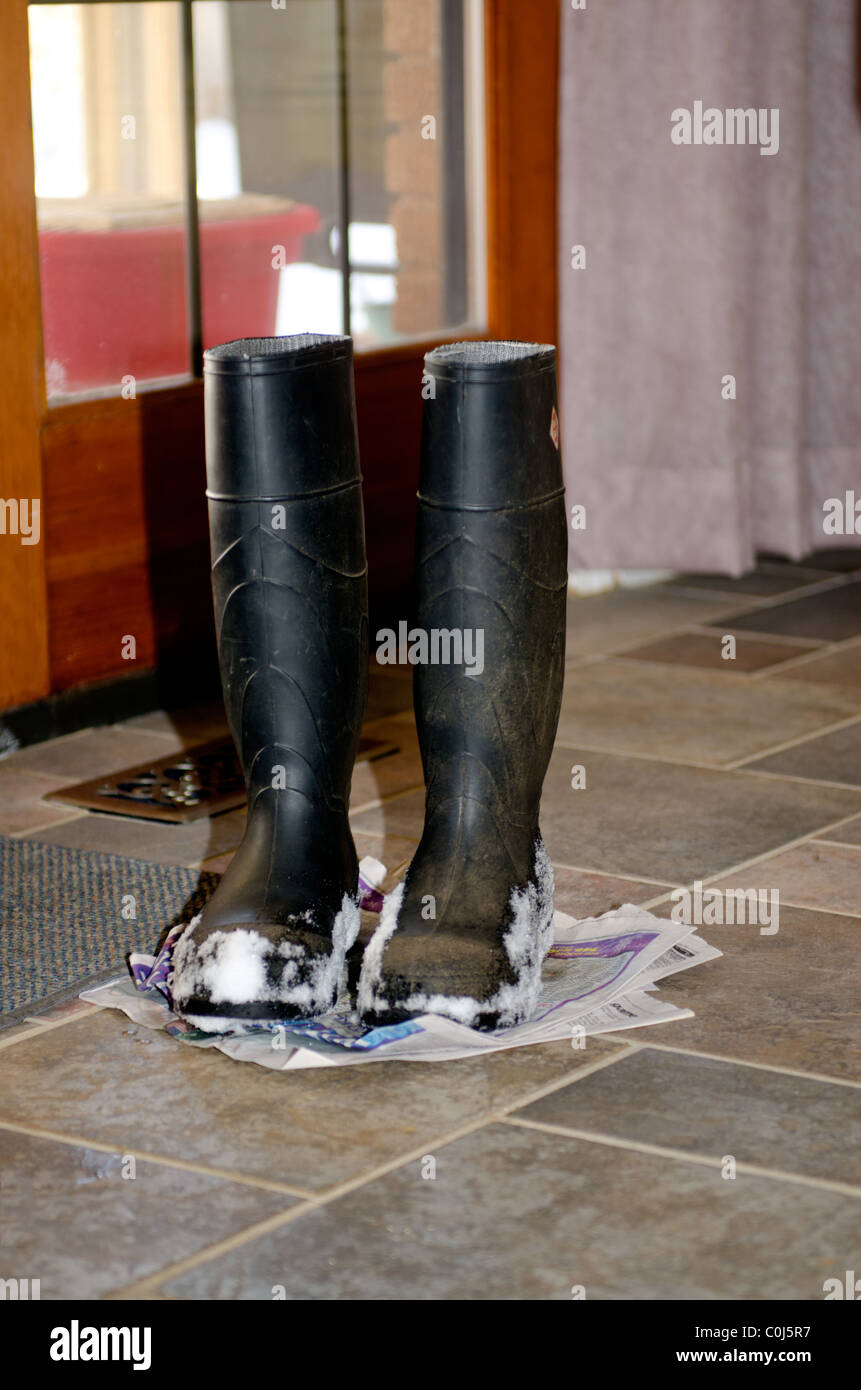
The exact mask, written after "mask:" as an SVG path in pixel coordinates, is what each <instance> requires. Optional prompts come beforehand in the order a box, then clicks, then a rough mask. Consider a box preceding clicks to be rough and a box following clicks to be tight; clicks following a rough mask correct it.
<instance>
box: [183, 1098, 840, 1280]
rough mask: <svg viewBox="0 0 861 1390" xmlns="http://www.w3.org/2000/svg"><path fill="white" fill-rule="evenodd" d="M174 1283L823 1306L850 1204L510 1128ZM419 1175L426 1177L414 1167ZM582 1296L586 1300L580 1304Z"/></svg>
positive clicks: (466, 1142) (459, 1144)
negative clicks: (432, 1171) (432, 1168)
mask: <svg viewBox="0 0 861 1390" xmlns="http://www.w3.org/2000/svg"><path fill="white" fill-rule="evenodd" d="M428 1157H432V1158H435V1160H436V1176H435V1178H433V1179H429V1178H423V1176H422V1171H423V1170H422V1164H421V1163H420V1162H417V1163H411V1164H409V1165H407V1166H406V1167H405V1168H401V1169H398V1170H397V1172H394V1173H390V1174H388V1175H387V1176H386V1177H384V1178H380V1179H378V1180H377V1181H375V1182H374V1183H373V1184H370V1185H368V1186H367V1187H364V1188H362V1189H361V1190H360V1191H356V1192H351V1193H349V1194H348V1195H346V1196H344V1197H342V1198H341V1199H340V1200H339V1201H337V1202H334V1203H332V1204H330V1205H327V1206H326V1207H325V1208H323V1209H321V1210H318V1211H315V1212H313V1213H308V1214H307V1215H304V1216H302V1217H299V1218H297V1219H296V1220H295V1221H293V1222H290V1223H289V1224H288V1225H286V1226H284V1227H283V1228H282V1229H281V1230H279V1231H277V1232H274V1233H272V1234H271V1235H268V1236H263V1237H261V1238H260V1239H259V1240H256V1241H253V1242H252V1243H250V1244H248V1245H246V1246H244V1247H242V1248H241V1249H238V1250H232V1251H230V1252H229V1253H228V1254H226V1255H224V1256H223V1257H222V1258H220V1259H217V1260H213V1261H212V1262H210V1263H209V1264H207V1265H204V1266H202V1267H198V1268H196V1269H193V1270H190V1271H189V1272H188V1273H186V1274H184V1275H182V1276H180V1277H179V1278H177V1279H174V1280H172V1281H171V1282H170V1283H169V1284H168V1285H167V1286H166V1288H167V1292H168V1293H170V1294H172V1295H175V1296H177V1297H180V1298H190V1299H219V1300H225V1299H235V1298H241V1299H259V1298H271V1289H272V1286H273V1285H275V1284H280V1285H283V1287H284V1289H285V1291H286V1295H287V1297H288V1298H292V1299H319V1300H333V1301H334V1300H339V1301H347V1300H353V1299H363V1300H368V1301H378V1300H379V1301H381V1300H396V1299H397V1300H400V1299H410V1300H417V1301H423V1302H425V1301H426V1302H436V1301H442V1300H454V1299H463V1300H469V1301H471V1302H475V1301H488V1300H526V1299H529V1300H532V1299H536V1300H537V1299H540V1300H552V1301H559V1302H570V1301H571V1299H572V1295H573V1293H574V1291H575V1290H577V1289H583V1290H585V1297H586V1299H587V1302H588V1300H595V1299H614V1300H615V1299H644V1300H659V1299H660V1300H663V1299H697V1300H712V1299H779V1298H798V1299H810V1300H815V1299H820V1298H822V1295H823V1288H822V1285H823V1279H824V1278H826V1277H828V1275H829V1274H831V1273H836V1274H839V1276H840V1277H841V1278H842V1277H843V1273H844V1271H845V1270H846V1269H851V1268H854V1263H853V1262H854V1261H855V1260H856V1258H857V1250H858V1245H857V1220H858V1216H859V1214H861V1201H859V1202H853V1199H852V1198H847V1197H844V1196H841V1195H839V1194H836V1193H833V1192H827V1191H823V1190H821V1189H815V1188H812V1187H809V1186H803V1185H801V1184H793V1183H787V1182H777V1181H773V1180H769V1179H766V1178H760V1177H744V1178H741V1179H736V1181H734V1182H729V1181H724V1180H723V1179H722V1178H721V1176H720V1173H719V1171H718V1170H717V1169H715V1168H710V1167H705V1166H703V1165H701V1164H694V1163H686V1162H683V1161H678V1160H673V1159H666V1158H661V1159H660V1160H656V1159H655V1158H653V1157H651V1156H650V1155H647V1154H642V1153H635V1152H632V1151H630V1150H624V1149H618V1148H616V1149H610V1148H607V1147H606V1146H604V1145H601V1144H592V1143H586V1142H582V1141H578V1140H576V1139H570V1138H567V1137H565V1136H561V1135H557V1134H547V1133H542V1132H540V1131H537V1130H529V1129H525V1128H520V1127H518V1126H514V1125H493V1126H490V1127H488V1128H485V1129H482V1130H480V1131H479V1132H477V1133H474V1134H470V1135H466V1136H465V1137H464V1138H462V1139H459V1140H457V1141H456V1142H455V1143H452V1144H450V1145H448V1146H447V1147H445V1148H442V1149H440V1150H439V1151H438V1152H434V1150H433V1149H430V1150H429V1151H428ZM424 1171H426V1172H427V1171H429V1169H428V1166H427V1165H425V1169H424ZM581 1296H582V1295H581Z"/></svg>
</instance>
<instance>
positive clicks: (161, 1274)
mask: <svg viewBox="0 0 861 1390" xmlns="http://www.w3.org/2000/svg"><path fill="white" fill-rule="evenodd" d="M491 1123H492V1116H490V1115H482V1116H481V1117H480V1118H478V1119H475V1120H471V1121H469V1122H468V1123H465V1124H463V1125H460V1126H458V1128H457V1129H453V1130H449V1132H448V1133H447V1134H443V1135H440V1136H439V1137H437V1138H433V1139H427V1140H425V1142H424V1143H423V1144H422V1145H420V1146H417V1147H416V1148H414V1149H410V1150H409V1151H407V1152H406V1153H404V1154H401V1155H399V1156H398V1157H397V1158H392V1159H389V1160H388V1161H387V1162H386V1163H381V1164H379V1165H378V1166H377V1167H376V1168H371V1169H369V1170H368V1171H367V1172H365V1173H363V1174H359V1175H358V1176H356V1177H354V1178H348V1179H347V1180H346V1181H344V1182H342V1183H338V1184H336V1185H335V1186H334V1187H330V1188H327V1189H324V1191H323V1192H321V1193H319V1194H317V1195H315V1196H314V1197H313V1198H312V1199H309V1200H307V1201H305V1202H301V1203H299V1204H298V1205H297V1206H293V1207H289V1208H287V1210H286V1211H283V1212H280V1213H276V1214H275V1215H274V1216H271V1217H268V1218H267V1219H266V1220H265V1221H259V1222H256V1223H255V1224H254V1225H253V1226H247V1227H245V1228H244V1229H243V1230H241V1231H236V1232H234V1234H233V1235H232V1236H227V1237H225V1238H224V1240H221V1241H216V1242H215V1244H213V1245H211V1246H207V1247H205V1248H204V1249H203V1250H199V1251H198V1252H197V1253H196V1254H195V1255H187V1256H186V1257H185V1258H184V1259H182V1260H177V1261H174V1262H173V1263H171V1264H168V1265H165V1266H164V1267H163V1268H162V1269H159V1270H156V1271H155V1272H154V1273H153V1274H149V1275H146V1276H145V1277H144V1278H143V1279H140V1280H136V1281H135V1282H134V1283H132V1284H127V1285H124V1286H123V1288H121V1289H116V1290H114V1292H113V1293H111V1294H109V1295H107V1297H109V1298H111V1299H115V1298H117V1297H119V1296H122V1297H124V1298H129V1297H132V1296H135V1295H139V1294H141V1293H146V1292H148V1291H149V1290H150V1289H154V1288H158V1287H159V1286H160V1285H161V1284H163V1283H165V1282H166V1281H167V1280H168V1279H174V1278H177V1277H178V1276H179V1275H180V1274H185V1273H186V1272H187V1270H189V1269H194V1268H196V1267H197V1266H198V1265H201V1264H208V1263H210V1261H212V1260H213V1259H216V1258H217V1257H218V1256H219V1255H222V1254H225V1253H227V1251H229V1250H235V1249H238V1248H239V1247H240V1246H242V1245H246V1244H247V1243H248V1242H249V1241H251V1240H254V1239H256V1238H257V1236H259V1235H266V1234H268V1233H269V1232H270V1231H272V1230H277V1229H278V1228H279V1227H281V1226H286V1225H289V1224H290V1223H291V1222H293V1221H295V1220H297V1218H298V1217H300V1216H305V1215H307V1213H308V1212H311V1211H319V1210H321V1209H322V1208H323V1207H326V1206H329V1205H331V1203H332V1202H335V1201H337V1200H338V1199H339V1198H340V1197H344V1196H347V1195H348V1194H349V1193H350V1192H354V1191H356V1190H357V1189H358V1188H361V1187H366V1186H367V1185H368V1184H369V1183H372V1182H376V1181H377V1180H378V1179H379V1178H382V1177H386V1175H387V1174H389V1173H392V1172H395V1171H396V1170H397V1169H399V1168H404V1167H406V1165H407V1164H408V1163H414V1162H416V1161H417V1160H419V1159H421V1158H423V1157H424V1155H425V1154H426V1153H427V1152H428V1150H429V1149H430V1148H431V1147H433V1148H434V1149H437V1148H442V1147H443V1146H444V1145H446V1144H451V1143H454V1142H455V1140H457V1139H463V1138H465V1137H466V1135H468V1134H473V1133H474V1132H475V1131H476V1130H479V1129H483V1128H485V1127H486V1126H487V1125H488V1124H491Z"/></svg>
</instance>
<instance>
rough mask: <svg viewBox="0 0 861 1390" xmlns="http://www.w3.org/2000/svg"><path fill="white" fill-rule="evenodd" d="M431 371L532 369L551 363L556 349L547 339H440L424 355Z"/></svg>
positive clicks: (541, 369)
mask: <svg viewBox="0 0 861 1390" xmlns="http://www.w3.org/2000/svg"><path fill="white" fill-rule="evenodd" d="M424 363H426V367H427V368H428V371H431V373H434V374H440V373H442V374H448V373H451V374H453V375H460V374H463V375H473V373H474V374H477V375H478V377H480V375H483V374H484V373H487V371H491V373H492V371H495V373H498V371H499V370H502V373H506V371H512V373H517V374H520V373H533V371H547V370H549V368H552V367H555V363H556V349H555V347H554V346H552V345H551V343H524V342H516V341H513V339H501V341H495V342H462V343H444V345H442V347H434V349H433V350H431V352H428V353H427V356H426V359H424Z"/></svg>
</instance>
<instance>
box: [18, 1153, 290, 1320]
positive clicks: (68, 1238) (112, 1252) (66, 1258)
mask: <svg viewBox="0 0 861 1390" xmlns="http://www.w3.org/2000/svg"><path fill="white" fill-rule="evenodd" d="M131 1137H132V1136H131V1134H130V1135H129V1138H131ZM123 1158H124V1153H123V1150H118V1152H117V1153H116V1154H108V1153H102V1152H101V1151H100V1150H95V1149H88V1148H84V1147H76V1146H73V1145H71V1144H57V1143H54V1142H53V1141H52V1140H49V1139H36V1138H32V1137H30V1136H29V1135H23V1134H15V1133H11V1132H9V1131H3V1130H0V1210H2V1225H3V1262H4V1273H6V1271H7V1270H12V1271H14V1272H15V1274H16V1275H17V1276H18V1277H25V1276H26V1277H27V1278H30V1279H39V1280H40V1295H41V1297H42V1298H43V1299H82V1298H84V1299H87V1298H99V1297H101V1296H102V1295H103V1294H105V1293H108V1292H109V1291H110V1290H111V1289H114V1288H117V1287H120V1286H122V1285H123V1284H127V1283H130V1282H131V1281H132V1280H133V1279H140V1278H143V1276H144V1275H147V1274H152V1273H154V1272H155V1271H156V1270H158V1269H160V1268H161V1267H162V1266H163V1265H165V1264H166V1263H167V1262H168V1261H173V1260H177V1259H183V1258H185V1257H186V1256H188V1255H193V1254H195V1253H196V1252H197V1251H198V1250H201V1249H203V1248H205V1247H206V1246H207V1245H210V1244H211V1243H212V1242H213V1241H216V1240H220V1239H223V1238H224V1237H225V1236H229V1235H233V1234H234V1233H235V1232H237V1231H240V1230H242V1229H243V1228H244V1227H246V1226H250V1225H252V1224H253V1223H254V1222H256V1221H261V1220H263V1219H264V1218H266V1217H267V1216H273V1215H275V1213H276V1212H279V1211H284V1210H286V1209H287V1208H288V1207H289V1206H292V1205H294V1203H295V1200H296V1199H295V1198H292V1197H290V1196H288V1195H287V1194H285V1193H278V1192H266V1191H264V1190H262V1189H260V1188H253V1187H244V1186H243V1185H242V1184H241V1183H235V1182H228V1181H224V1180H223V1179H220V1178H211V1177H208V1176H202V1175H200V1174H198V1173H191V1172H183V1171H180V1170H178V1169H175V1168H173V1169H172V1168H166V1167H163V1166H162V1165H161V1164H158V1163H149V1162H147V1161H145V1160H143V1159H136V1160H135V1166H134V1177H133V1178H126V1177H123V1170H124V1168H125V1171H126V1172H129V1171H131V1170H130V1168H129V1166H128V1163H127V1162H126V1163H125V1164H124V1162H123ZM270 1296H271V1295H270Z"/></svg>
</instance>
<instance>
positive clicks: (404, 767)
mask: <svg viewBox="0 0 861 1390" xmlns="http://www.w3.org/2000/svg"><path fill="white" fill-rule="evenodd" d="M407 727H408V726H407ZM379 736H380V735H379V731H378V730H377V731H375V737H379ZM392 741H393V742H397V744H398V747H399V749H400V750H401V751H399V752H397V753H389V754H387V755H386V756H385V757H383V758H374V760H373V761H372V762H361V763H356V766H355V767H354V768H353V783H352V788H351V791H350V805H351V806H355V807H356V808H357V809H358V808H359V807H360V806H364V805H366V804H367V802H369V801H379V800H380V799H381V798H382V797H384V796H393V795H395V794H396V793H398V792H402V791H407V790H409V789H410V788H412V787H422V788H424V773H423V771H422V760H421V757H420V756H419V752H418V748H415V749H413V748H411V747H410V746H409V743H410V740H408V739H404V738H400V739H398V740H394V739H393V740H392ZM404 745H406V746H404Z"/></svg>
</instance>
